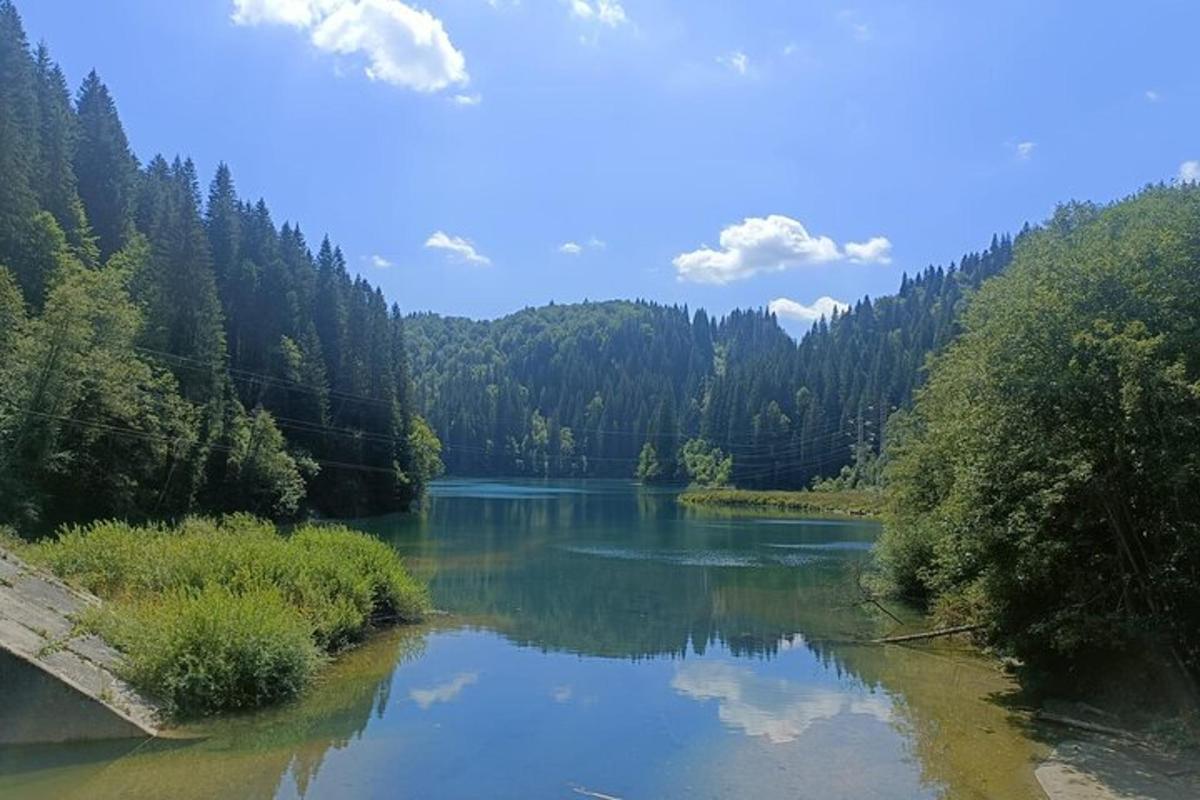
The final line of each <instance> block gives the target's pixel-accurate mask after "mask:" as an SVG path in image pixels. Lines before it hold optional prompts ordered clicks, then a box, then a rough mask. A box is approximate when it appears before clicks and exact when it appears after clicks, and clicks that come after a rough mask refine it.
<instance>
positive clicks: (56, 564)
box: [27, 515, 428, 714]
mask: <svg viewBox="0 0 1200 800" xmlns="http://www.w3.org/2000/svg"><path fill="white" fill-rule="evenodd" d="M27 555H28V557H29V558H30V559H32V560H33V561H36V562H39V563H41V564H43V565H45V566H46V567H48V568H49V569H51V570H52V571H53V572H55V573H56V574H58V575H59V576H61V577H63V578H65V579H67V580H69V581H71V582H73V583H75V584H77V585H79V586H81V587H83V588H85V589H87V590H89V591H92V592H95V593H96V594H97V595H99V596H100V597H102V598H104V599H105V600H107V601H108V603H106V605H105V607H104V610H103V611H102V612H101V613H99V614H96V615H94V616H93V618H92V619H91V620H90V623H91V625H92V626H93V627H94V629H95V630H96V631H97V632H98V633H100V634H101V635H103V636H105V637H106V638H108V639H109V640H111V641H112V642H113V644H114V645H116V646H117V647H118V648H120V649H121V650H123V651H124V652H125V654H126V656H127V664H128V669H129V678H130V680H131V681H132V682H134V683H136V684H137V685H138V686H141V687H142V688H144V689H146V690H147V691H150V692H152V693H154V694H156V695H159V696H160V697H161V698H162V700H163V702H164V703H165V704H167V705H168V706H169V707H170V708H172V709H174V710H177V711H179V712H181V713H186V714H191V713H204V712H209V711H218V710H223V709H230V708H245V707H251V706H254V705H261V704H263V703H268V702H273V701H275V700H278V699H281V698H284V697H289V696H292V695H294V694H295V693H296V692H298V691H299V690H300V688H302V687H303V686H304V685H305V683H306V682H307V681H308V678H309V676H310V674H311V672H312V669H313V667H314V665H315V663H316V658H315V654H316V653H319V652H322V651H323V652H335V651H337V650H338V649H341V648H343V647H345V646H346V645H348V644H350V643H352V642H354V641H356V640H358V639H361V638H362V636H363V635H365V633H366V632H367V631H368V630H370V629H371V627H372V626H373V625H376V624H379V623H384V622H411V621H415V620H417V619H419V618H420V617H421V615H422V613H423V612H424V611H425V610H426V608H427V607H428V595H427V592H426V590H425V588H424V587H423V586H422V585H421V584H419V583H418V582H417V581H416V580H415V579H413V577H412V576H411V575H409V573H408V572H407V571H406V570H405V569H404V566H403V564H402V562H401V560H400V558H399V556H398V555H397V554H396V552H395V551H394V550H392V549H391V548H390V547H388V546H387V545H386V544H384V543H383V542H381V541H379V540H377V539H374V538H372V537H370V536H368V535H366V534H364V533H360V532H358V531H353V530H350V529H349V528H345V527H342V526H317V525H304V526H301V527H300V528H298V529H297V530H296V531H294V532H293V533H292V534H291V535H290V536H283V535H280V534H279V533H278V532H277V531H276V530H275V527H274V526H273V525H271V524H270V523H267V522H263V521H261V520H257V519H255V518H253V517H250V516H247V515H233V516H230V517H225V518H223V519H220V520H212V519H200V518H190V519H187V520H184V521H183V522H182V523H181V524H180V525H179V526H178V527H175V528H171V527H167V526H163V525H149V526H144V527H135V526H131V525H129V524H126V523H121V522H99V523H94V524H92V525H88V526H85V527H72V528H67V529H64V530H62V531H60V532H59V535H58V537H57V538H56V539H54V540H51V541H48V542H43V543H40V544H37V545H33V546H31V547H29V548H27ZM256 609H257V611H256ZM299 634H302V636H300V635H299ZM301 644H303V646H301ZM256 647H257V648H259V649H260V650H261V653H259V654H255V653H253V652H252V651H253V649H254V648H256Z"/></svg>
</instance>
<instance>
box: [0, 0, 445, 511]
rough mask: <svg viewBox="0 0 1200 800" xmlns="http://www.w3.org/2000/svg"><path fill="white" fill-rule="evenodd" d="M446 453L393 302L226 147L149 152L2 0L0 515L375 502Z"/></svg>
mask: <svg viewBox="0 0 1200 800" xmlns="http://www.w3.org/2000/svg"><path fill="white" fill-rule="evenodd" d="M437 468H438V460H437V442H436V439H434V438H433V437H432V435H431V433H430V432H429V430H428V428H427V426H425V425H424V424H423V422H422V421H421V420H420V419H419V418H417V417H416V415H415V414H414V410H413V403H412V399H411V385H410V375H409V365H408V359H407V355H406V347H405V341H404V323H403V320H402V318H401V315H400V313H399V311H398V310H397V308H396V307H395V306H391V307H389V305H388V303H387V302H386V301H385V300H384V297H383V295H382V293H381V292H380V291H379V290H378V289H377V288H374V287H372V286H370V285H369V284H368V283H367V282H366V281H364V280H362V279H361V278H352V277H351V276H350V274H349V272H348V270H347V268H346V264H345V260H344V258H343V257H342V254H341V252H340V251H339V250H338V249H337V248H336V247H334V246H333V245H332V244H331V243H330V242H329V240H328V238H326V239H324V240H323V241H322V242H321V243H320V246H319V247H318V248H317V252H316V254H315V255H314V253H313V252H312V250H311V249H310V246H309V244H308V242H307V241H306V239H305V237H304V235H303V234H302V233H301V231H300V229H299V228H298V227H296V226H294V225H291V224H286V223H285V224H284V225H282V226H281V227H277V226H276V225H275V223H274V221H273V220H272V218H271V215H270V212H269V210H268V209H267V206H266V204H265V203H264V202H263V201H261V200H260V201H258V202H256V203H251V202H247V201H244V200H242V199H240V198H239V197H238V195H237V193H236V191H235V187H234V183H233V179H232V176H231V174H230V171H229V169H228V168H227V167H226V166H224V165H222V166H221V167H220V168H219V169H218V170H217V173H216V176H215V177H214V178H213V179H212V181H211V183H210V184H209V187H208V192H207V198H206V199H205V198H202V195H201V188H200V182H199V178H198V176H197V174H196V169H195V167H194V165H193V164H192V162H191V161H190V160H186V159H181V158H179V157H176V158H174V159H173V160H171V161H168V160H166V159H165V158H163V157H162V156H156V157H154V158H153V159H152V160H150V161H149V163H147V164H145V165H142V164H140V163H139V161H138V159H137V158H136V157H135V156H134V154H133V152H132V151H131V149H130V146H129V142H128V140H127V138H126V135H125V132H124V129H123V126H122V124H121V120H120V118H119V116H118V114H117V109H116V106H115V103H114V102H113V99H112V97H111V95H110V94H109V91H108V89H107V88H106V87H105V85H104V83H103V82H102V81H101V80H100V78H99V77H98V76H97V75H96V73H95V72H93V73H91V74H90V75H88V76H87V78H86V80H84V82H83V85H82V87H81V88H80V89H79V92H78V94H77V95H76V97H75V99H74V101H72V98H71V95H70V92H69V90H68V88H67V82H66V78H65V76H64V75H63V73H62V71H61V69H59V67H58V66H57V65H56V64H55V63H54V62H53V61H52V60H51V58H50V55H49V53H48V51H47V49H46V47H45V46H44V45H42V46H39V47H38V48H37V49H36V50H33V51H31V50H30V48H29V46H28V43H27V41H26V38H25V34H24V31H23V29H22V25H21V20H20V17H19V15H18V13H17V10H16V8H15V7H14V6H13V4H12V3H11V2H9V1H8V0H0V521H9V522H15V523H18V524H20V525H23V526H34V525H38V524H52V523H55V522H61V521H68V520H82V519H89V518H94V517H122V518H144V517H150V516H176V515H180V514H183V513H188V512H192V511H197V510H205V511H234V510H250V511H254V512H256V513H260V514H269V515H272V516H287V515H292V514H295V513H297V512H298V511H300V510H301V509H303V508H305V507H308V508H312V509H315V510H318V511H320V512H323V513H328V514H339V515H344V514H351V513H355V514H357V513H368V512H378V511H385V510H393V509H401V508H405V507H407V506H408V505H409V503H410V501H411V500H412V499H413V498H414V497H415V496H416V495H417V494H418V493H419V492H420V490H421V487H422V484H423V482H424V481H426V480H427V479H428V478H429V477H430V475H431V474H433V473H435V472H436V470H437Z"/></svg>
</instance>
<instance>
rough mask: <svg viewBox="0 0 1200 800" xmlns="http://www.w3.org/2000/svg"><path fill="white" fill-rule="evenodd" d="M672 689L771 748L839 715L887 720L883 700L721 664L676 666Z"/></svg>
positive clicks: (889, 713)
mask: <svg viewBox="0 0 1200 800" xmlns="http://www.w3.org/2000/svg"><path fill="white" fill-rule="evenodd" d="M671 688H673V689H674V690H675V691H677V692H679V693H681V694H684V695H687V696H688V697H692V698H694V699H696V700H716V701H717V702H718V708H719V711H718V715H719V716H720V719H721V721H722V722H724V723H725V724H726V725H729V726H732V727H735V728H738V729H740V730H742V731H744V732H745V733H746V734H748V735H750V736H765V737H766V738H767V739H769V740H770V741H771V742H774V743H775V744H781V743H784V742H792V741H795V740H796V739H798V738H799V737H800V735H801V734H803V733H804V732H805V731H806V730H808V728H809V726H810V725H812V724H813V723H814V722H816V721H818V720H823V719H833V718H834V717H836V716H838V715H839V714H865V715H867V716H869V717H873V718H875V719H876V720H878V721H880V722H885V723H886V722H890V721H891V719H892V704H891V700H890V699H889V698H887V697H885V696H881V695H876V694H871V693H869V692H863V693H861V694H855V693H850V692H846V691H844V690H840V691H839V690H835V689H828V688H820V687H812V686H807V685H804V684H800V683H796V682H793V681H790V680H787V679H786V678H764V677H762V676H760V675H758V674H757V673H755V672H754V671H753V670H752V669H749V668H747V667H737V666H734V665H733V664H730V663H727V662H721V661H709V662H704V661H699V662H692V663H689V664H685V665H683V666H681V667H680V668H679V670H678V671H677V672H676V673H675V677H674V679H672V681H671Z"/></svg>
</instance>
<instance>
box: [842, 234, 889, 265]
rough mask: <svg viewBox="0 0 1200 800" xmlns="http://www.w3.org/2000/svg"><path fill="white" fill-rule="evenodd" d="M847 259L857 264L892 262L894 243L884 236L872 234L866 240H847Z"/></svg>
mask: <svg viewBox="0 0 1200 800" xmlns="http://www.w3.org/2000/svg"><path fill="white" fill-rule="evenodd" d="M846 260H848V261H851V262H853V263H855V264H890V263H892V243H891V242H889V241H888V240H887V238H886V237H884V236H872V237H871V238H870V239H868V240H867V241H865V242H847V243H846Z"/></svg>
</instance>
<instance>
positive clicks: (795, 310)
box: [767, 295, 850, 324]
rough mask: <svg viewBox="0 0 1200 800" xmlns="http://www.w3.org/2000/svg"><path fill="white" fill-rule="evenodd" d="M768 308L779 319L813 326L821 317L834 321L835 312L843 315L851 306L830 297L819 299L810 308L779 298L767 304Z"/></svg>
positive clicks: (785, 298)
mask: <svg viewBox="0 0 1200 800" xmlns="http://www.w3.org/2000/svg"><path fill="white" fill-rule="evenodd" d="M767 308H769V309H770V310H771V313H772V314H774V315H775V316H777V317H782V318H784V319H792V320H796V321H797V322H803V323H805V324H811V323H813V322H816V321H817V320H819V319H820V318H821V317H824V318H825V319H833V312H835V311H837V312H838V313H841V312H843V311H846V310H847V309H849V308H850V304H849V303H843V302H842V301H841V300H834V299H833V298H832V297H829V296H828V295H826V296H824V297H818V298H817V299H816V300H814V301H813V303H812V305H810V306H806V305H804V304H803V303H798V302H796V301H795V300H791V299H789V298H787V297H777V298H775V299H774V300H772V301H771V302H770V303H768V304H767Z"/></svg>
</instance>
